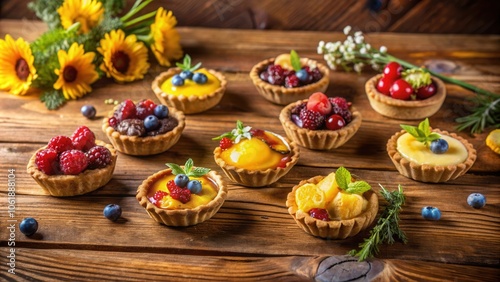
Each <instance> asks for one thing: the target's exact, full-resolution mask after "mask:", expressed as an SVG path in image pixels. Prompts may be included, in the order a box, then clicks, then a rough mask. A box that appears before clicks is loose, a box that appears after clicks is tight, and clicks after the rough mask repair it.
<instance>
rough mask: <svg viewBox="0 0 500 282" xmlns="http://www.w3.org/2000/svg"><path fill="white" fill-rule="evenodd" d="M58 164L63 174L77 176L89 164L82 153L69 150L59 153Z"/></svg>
mask: <svg viewBox="0 0 500 282" xmlns="http://www.w3.org/2000/svg"><path fill="white" fill-rule="evenodd" d="M59 164H60V166H61V171H62V172H63V174H66V175H77V174H80V173H81V172H82V171H84V170H85V169H86V168H87V166H88V164H89V163H88V160H87V157H86V156H85V153H84V152H82V151H80V150H69V151H65V152H62V153H61V156H60V157H59Z"/></svg>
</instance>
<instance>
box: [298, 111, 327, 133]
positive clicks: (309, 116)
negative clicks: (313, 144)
mask: <svg viewBox="0 0 500 282" xmlns="http://www.w3.org/2000/svg"><path fill="white" fill-rule="evenodd" d="M299 117H300V119H301V120H302V128H307V129H312V130H315V129H318V128H320V127H321V126H322V125H323V122H324V121H325V117H324V116H323V115H322V114H320V113H318V112H315V111H310V110H308V109H307V108H303V109H302V111H300V116H299Z"/></svg>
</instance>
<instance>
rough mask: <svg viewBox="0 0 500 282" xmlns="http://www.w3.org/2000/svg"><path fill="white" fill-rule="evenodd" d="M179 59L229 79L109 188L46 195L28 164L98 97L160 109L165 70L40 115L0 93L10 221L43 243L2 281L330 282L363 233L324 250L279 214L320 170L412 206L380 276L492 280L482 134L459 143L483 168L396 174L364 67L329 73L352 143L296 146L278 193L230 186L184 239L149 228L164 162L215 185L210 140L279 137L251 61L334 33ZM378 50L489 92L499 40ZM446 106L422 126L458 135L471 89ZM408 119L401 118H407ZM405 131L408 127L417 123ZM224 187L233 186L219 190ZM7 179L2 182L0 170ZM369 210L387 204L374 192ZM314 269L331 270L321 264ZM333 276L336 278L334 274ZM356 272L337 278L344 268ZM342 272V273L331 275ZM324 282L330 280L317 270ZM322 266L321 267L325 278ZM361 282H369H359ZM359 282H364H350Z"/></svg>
mask: <svg viewBox="0 0 500 282" xmlns="http://www.w3.org/2000/svg"><path fill="white" fill-rule="evenodd" d="M44 28H45V27H44V25H43V23H40V22H30V21H12V20H1V21H0V37H3V36H4V35H5V34H6V33H9V34H12V36H14V37H18V36H22V37H24V38H27V39H28V40H34V39H35V38H36V37H37V36H38V35H40V34H41V33H42V32H43V31H44ZM179 32H180V33H181V36H182V44H183V46H184V50H185V52H186V53H189V54H190V55H191V56H192V57H193V59H194V60H195V61H202V62H203V64H204V66H206V67H209V68H214V69H216V70H219V71H222V72H224V74H225V75H226V78H227V80H228V89H227V92H226V94H225V96H224V97H223V99H222V101H221V102H220V103H219V105H217V106H216V107H215V108H213V109H211V110H209V111H207V112H204V113H200V114H195V115H188V116H187V118H186V129H185V131H184V132H183V135H182V137H181V139H180V141H179V142H178V143H177V144H176V145H175V146H174V147H172V148H171V149H170V150H169V151H167V152H165V153H162V154H159V155H155V156H148V157H132V156H127V155H124V154H119V156H118V161H117V166H116V169H115V173H114V176H113V179H112V180H111V181H110V182H109V183H108V184H107V185H106V186H104V187H102V188H101V189H98V190H96V191H94V192H92V193H89V194H87V195H84V196H79V197H71V198H54V197H50V196H48V195H47V194H46V193H45V192H44V191H43V190H42V189H41V188H40V187H39V186H38V185H37V184H36V182H34V181H33V179H31V178H30V176H29V175H28V174H27V173H26V164H27V162H28V160H29V158H30V157H31V155H32V154H33V153H34V152H35V151H36V150H37V149H38V148H39V147H41V146H43V145H44V144H46V143H47V141H48V140H49V139H50V138H51V137H53V136H54V135H59V134H62V135H69V134H71V133H72V132H73V131H74V130H75V129H76V127H78V126H79V125H82V124H85V125H87V126H89V127H90V128H91V129H92V130H93V131H94V132H95V133H96V136H97V138H98V139H101V140H106V139H105V135H104V133H103V132H102V131H101V129H100V128H101V122H102V118H103V117H104V116H105V115H106V114H107V112H108V111H110V110H111V109H112V106H111V105H106V104H104V100H105V99H109V98H112V99H116V100H123V99H126V98H130V99H133V100H139V99H142V98H150V99H153V100H155V101H157V99H156V97H155V96H154V93H153V92H152V90H151V82H152V80H153V79H154V77H155V76H156V75H158V74H159V73H160V72H162V71H165V68H162V67H159V66H157V65H154V64H153V66H152V68H151V69H150V71H149V72H148V74H147V75H146V78H145V79H144V80H143V81H137V82H133V83H128V84H124V85H122V84H116V83H113V82H112V81H111V80H107V79H103V80H101V81H99V82H98V83H96V84H95V85H93V86H94V91H93V92H92V93H91V94H89V95H87V96H85V97H84V98H82V99H80V100H76V101H71V102H69V103H67V104H66V105H65V106H63V107H62V108H60V109H59V110H57V111H49V110H47V109H45V106H44V105H43V104H42V103H41V102H40V101H39V99H38V97H37V96H36V95H28V96H23V97H18V96H14V95H9V94H7V93H0V144H1V145H0V156H1V158H0V169H1V170H2V171H4V172H5V171H6V170H7V169H15V170H16V194H17V197H16V207H17V209H16V219H17V220H19V221H20V220H21V219H22V218H24V217H27V216H34V217H36V218H37V220H38V222H39V224H40V228H39V231H38V233H37V234H36V235H35V236H33V237H31V238H28V237H25V236H24V235H22V234H20V233H18V235H17V238H16V248H17V250H18V253H17V255H18V256H17V268H18V273H19V275H17V276H12V275H9V274H7V273H6V270H5V271H4V268H2V271H1V272H0V277H1V279H5V280H12V281H16V280H17V281H23V280H28V279H34V280H68V279H71V280H75V281H76V280H113V278H116V277H119V278H120V280H129V281H138V280H143V279H144V278H145V277H148V278H151V279H153V280H174V281H177V280H183V281H197V280H217V281H220V280H224V281H234V280H238V281H255V280H264V281H307V280H312V279H316V280H318V281H320V280H322V279H323V278H325V277H326V278H327V279H328V278H329V277H336V276H335V275H338V272H336V271H341V269H342V267H340V266H342V265H340V264H338V263H335V261H336V260H338V259H339V257H340V258H342V256H344V255H345V254H346V253H347V252H348V251H349V250H351V249H353V248H356V247H357V246H358V244H359V243H360V242H362V240H363V238H365V237H366V236H367V235H368V230H365V231H363V232H362V233H360V234H358V235H357V236H355V237H352V238H349V239H346V240H339V241H336V240H323V239H319V238H315V237H312V236H310V235H308V234H306V233H304V232H303V231H302V230H301V229H300V228H299V227H298V226H297V225H296V224H295V222H294V221H293V219H292V217H291V216H290V215H289V214H288V212H287V209H286V207H285V199H286V196H287V194H288V193H289V192H290V190H291V188H292V187H293V186H294V185H296V184H297V183H299V182H300V181H301V180H303V179H307V178H310V177H312V176H315V175H326V174H328V173H330V172H331V171H333V170H335V169H336V168H338V167H339V166H345V167H347V168H349V169H350V170H351V171H352V172H353V173H354V174H356V175H359V176H362V178H363V179H364V180H366V181H367V182H368V183H370V184H371V185H372V187H373V188H374V189H375V191H377V192H378V191H379V190H380V188H379V186H378V184H379V183H380V184H382V185H384V186H385V187H386V188H388V189H390V190H393V189H396V187H397V184H401V185H402V186H403V187H404V189H405V194H406V196H407V203H406V205H405V206H404V209H403V211H402V213H401V228H402V229H403V230H404V231H405V232H406V234H407V236H408V238H409V242H408V244H407V245H403V244H401V243H399V242H398V243H395V244H393V245H384V246H381V249H380V253H379V254H378V255H377V258H378V259H377V260H376V261H377V262H378V263H379V264H380V265H381V267H382V270H381V272H380V273H378V274H377V275H376V276H374V277H370V279H368V280H375V281H390V280H392V281H450V280H451V281H495V280H496V278H498V276H499V271H498V266H499V264H500V261H499V258H500V232H499V231H500V217H499V214H500V185H499V183H500V176H499V172H500V157H499V155H496V154H494V153H493V152H492V151H491V150H490V149H489V148H488V147H486V145H485V144H484V140H485V138H486V135H487V132H485V133H482V134H476V135H470V134H468V133H466V132H460V133H459V135H460V136H462V137H464V138H466V139H467V140H468V141H469V142H471V143H472V144H473V145H474V147H475V148H476V150H477V153H478V159H477V161H476V163H475V164H474V166H473V167H472V168H471V170H470V171H469V172H468V173H467V174H465V175H464V176H462V177H460V178H458V179H456V180H453V181H450V182H447V183H443V184H429V183H420V182H416V181H413V180H411V179H408V178H405V177H403V176H401V175H399V173H397V171H396V170H395V168H394V166H393V164H392V162H391V160H390V159H389V157H388V156H387V152H386V150H385V145H386V142H387V140H388V139H389V137H390V136H391V135H392V134H394V133H395V132H397V131H399V130H400V127H399V124H400V123H402V121H400V120H392V119H388V118H385V117H383V116H381V115H379V114H377V113H376V112H375V111H374V110H373V109H372V108H371V107H370V105H369V103H368V99H367V97H366V95H365V93H364V83H365V82H366V81H367V80H368V79H369V78H370V77H371V76H373V75H375V72H370V71H368V72H366V73H364V74H362V75H357V74H352V73H344V72H332V73H331V75H330V80H331V84H330V87H329V88H328V90H327V94H328V95H330V96H344V97H346V98H347V99H348V100H350V101H352V102H353V103H354V104H355V106H356V108H358V109H359V110H360V111H361V112H362V115H363V123H362V125H361V128H360V129H359V131H358V132H357V133H356V135H355V136H354V137H353V138H352V139H351V141H349V142H348V143H347V144H345V145H344V146H342V147H340V148H338V149H335V150H332V151H328V152H320V151H311V150H307V149H302V150H301V157H300V159H299V163H298V164H297V165H296V166H295V167H294V168H293V169H292V170H291V171H290V173H289V174H287V175H286V176H285V177H284V178H282V179H281V180H280V181H279V182H277V183H274V184H272V185H269V186H268V187H264V188H258V189H249V188H245V187H242V186H240V185H237V184H234V183H230V184H229V193H228V198H227V200H226V202H225V203H224V205H223V206H222V208H221V209H220V210H219V212H218V213H217V214H216V215H215V216H214V217H213V218H212V219H210V220H209V221H207V222H205V223H203V224H199V225H197V226H192V227H188V228H170V227H166V226H162V225H160V224H157V223H156V222H154V221H153V220H152V219H150V218H149V216H148V214H147V213H146V212H145V210H144V209H143V208H142V207H141V206H140V205H139V204H138V202H137V200H136V199H135V193H136V189H137V187H138V186H139V185H140V184H141V182H142V181H143V180H144V179H145V178H146V177H148V176H149V175H151V174H153V173H155V172H157V171H159V170H162V169H164V168H165V163H166V162H174V163H184V162H185V160H186V159H187V158H189V157H191V158H193V159H194V161H195V164H197V165H199V166H205V167H209V168H211V169H214V170H216V171H218V172H219V173H221V174H222V170H221V169H220V168H219V167H217V166H216V164H215V162H214V160H213V154H212V152H213V149H214V148H215V146H217V143H216V142H215V141H211V138H212V137H215V136H218V135H220V134H221V133H223V132H226V131H229V130H230V129H231V128H233V127H234V124H235V121H236V119H240V120H242V121H243V122H244V123H246V124H249V125H251V126H254V127H258V128H264V129H267V130H271V131H274V132H276V133H278V134H284V130H283V128H282V126H281V124H280V123H279V120H278V114H279V112H280V110H281V108H282V107H281V106H277V105H274V104H271V103H269V102H268V101H267V100H265V99H264V98H263V97H261V96H260V95H259V94H258V93H257V91H256V89H255V87H254V86H253V85H252V83H251V81H250V78H249V76H248V72H249V70H250V68H251V67H252V66H253V65H254V64H255V63H256V62H258V61H260V60H263V59H266V58H270V57H274V56H276V55H277V54H279V53H283V52H287V51H288V50H290V49H292V48H294V49H295V50H297V51H298V52H299V54H300V55H301V56H304V57H306V56H307V57H310V58H315V59H318V60H322V58H321V57H319V56H318V55H317V54H315V48H316V45H317V42H318V41H319V40H340V39H341V38H343V36H342V35H341V34H340V33H331V32H304V31H302V32H280V31H245V32H241V31H237V30H226V29H223V30H217V29H207V28H180V29H179ZM367 37H369V41H370V42H371V43H372V44H373V45H374V46H380V45H386V46H388V48H389V50H391V53H394V54H396V55H397V56H400V57H401V58H403V59H406V60H408V61H411V62H413V63H415V64H431V65H437V64H440V67H442V68H445V69H446V71H447V73H448V74H449V75H450V76H453V77H456V78H459V79H463V80H466V81H468V82H470V83H473V84H477V85H479V86H481V87H484V88H486V89H489V90H491V91H496V92H499V91H500V79H499V77H500V53H499V51H498V50H500V48H499V47H500V37H499V36H466V35H448V36H439V35H416V34H411V35H410V34H395V33H371V34H368V35H367ZM447 91H448V96H447V98H446V100H445V104H444V105H443V107H442V109H441V110H440V111H439V112H438V113H437V114H436V115H434V116H432V117H431V118H430V121H431V124H432V125H433V126H434V127H437V128H441V129H447V130H449V131H454V130H453V127H454V126H455V123H454V120H455V118H457V117H459V116H461V115H463V114H464V113H466V110H467V104H466V103H467V102H466V101H465V99H466V98H469V97H473V94H472V93H470V92H469V91H466V90H464V89H461V88H459V87H457V86H453V85H447ZM84 104H93V105H94V106H95V107H96V108H97V113H98V117H97V118H96V119H94V120H87V119H86V118H84V117H83V116H82V115H81V114H80V112H79V109H80V107H81V106H82V105H84ZM405 123H412V122H405ZM413 124H416V122H413ZM228 182H229V180H228ZM0 183H7V174H6V173H2V174H0ZM6 189H7V188H6V185H3V184H2V185H1V186H0V202H2V203H6V202H7V190H6ZM472 192H481V193H483V194H484V195H485V196H486V197H487V205H486V207H485V208H483V209H480V210H475V209H472V208H471V207H469V206H468V205H467V203H466V198H467V196H468V195H469V194H470V193H472ZM379 199H380V209H383V208H384V207H385V206H386V205H387V203H386V202H385V201H384V200H383V199H382V197H381V196H379ZM108 203H117V204H120V205H121V206H122V208H123V210H124V212H123V218H122V219H121V220H119V221H118V222H116V223H113V222H110V221H108V220H107V219H105V218H104V217H103V216H102V209H103V207H104V206H105V205H106V204H108ZM427 205H431V206H436V207H439V208H440V209H441V211H442V214H443V216H442V219H441V220H440V221H437V222H433V221H426V220H424V219H422V218H421V215H420V211H421V208H422V207H423V206H427ZM6 217H7V207H6V205H1V209H0V222H1V224H2V229H1V231H0V246H1V248H0V252H1V256H0V257H1V259H0V263H2V265H3V266H5V264H4V262H5V261H6V258H5V255H4V253H5V254H7V250H8V248H7V241H6V238H7V237H6V236H7V233H6V232H5V230H4V228H3V226H4V225H3V224H4V223H5V222H6V219H7V218H6ZM320 265H323V266H325V265H326V267H324V268H319V266H320ZM330 266H331V267H330ZM356 267H358V266H356V265H352V266H349V267H347V268H346V269H348V270H349V271H353V269H356ZM337 269H339V270H337ZM325 271H326V272H325ZM328 271H330V272H328ZM363 279H365V280H367V279H366V277H365V278H363ZM360 281H361V280H360Z"/></svg>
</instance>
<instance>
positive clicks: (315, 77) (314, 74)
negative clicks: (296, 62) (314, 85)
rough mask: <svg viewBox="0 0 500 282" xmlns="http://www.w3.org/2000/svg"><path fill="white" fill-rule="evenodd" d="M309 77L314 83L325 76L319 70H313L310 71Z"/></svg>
mask: <svg viewBox="0 0 500 282" xmlns="http://www.w3.org/2000/svg"><path fill="white" fill-rule="evenodd" d="M309 75H310V76H311V77H312V82H316V81H318V80H320V79H321V78H323V75H322V74H321V72H320V71H319V69H318V68H313V69H311V70H309Z"/></svg>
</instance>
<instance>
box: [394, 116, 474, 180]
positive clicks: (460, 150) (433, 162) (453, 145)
mask: <svg viewBox="0 0 500 282" xmlns="http://www.w3.org/2000/svg"><path fill="white" fill-rule="evenodd" d="M401 127H402V128H403V130H401V131H400V132H397V133H396V134H394V135H393V136H392V137H391V138H390V139H389V141H388V142H387V153H388V154H389V157H390V158H391V160H392V162H393V163H394V165H395V166H396V169H397V170H398V171H399V173H400V174H402V175H404V176H406V177H408V178H411V179H413V180H417V181H421V182H432V183H439V182H447V181H449V180H453V179H456V178H458V177H460V176H462V175H463V174H465V173H466V172H467V171H468V170H469V169H470V168H471V167H472V165H473V164H474V162H475V161H476V158H477V154H476V150H475V149H474V147H473V146H472V144H470V143H469V142H467V140H465V139H464V138H462V137H460V136H458V135H456V134H455V133H449V132H447V131H441V130H439V129H431V128H430V125H429V120H428V119H425V120H424V121H422V122H421V123H420V124H419V125H418V127H415V126H410V125H401Z"/></svg>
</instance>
